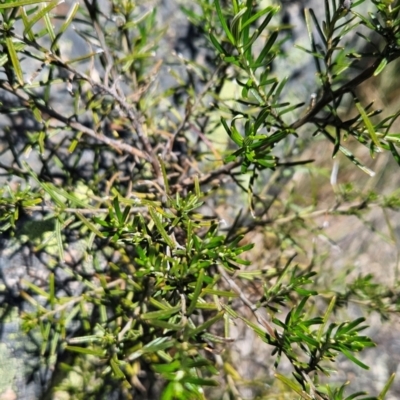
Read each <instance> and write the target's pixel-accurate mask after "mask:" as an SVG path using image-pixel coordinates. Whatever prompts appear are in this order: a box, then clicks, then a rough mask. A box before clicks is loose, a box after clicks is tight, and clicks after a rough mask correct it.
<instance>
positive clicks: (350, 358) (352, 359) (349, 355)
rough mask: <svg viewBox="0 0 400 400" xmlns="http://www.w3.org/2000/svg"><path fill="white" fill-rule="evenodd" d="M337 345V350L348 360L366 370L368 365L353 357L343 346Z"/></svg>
mask: <svg viewBox="0 0 400 400" xmlns="http://www.w3.org/2000/svg"><path fill="white" fill-rule="evenodd" d="M338 347H339V351H340V352H341V353H342V354H343V355H344V356H346V357H347V358H348V359H349V360H350V361H353V363H354V364H357V365H358V366H359V367H361V368H363V369H366V370H368V369H369V367H368V365H365V364H364V363H362V362H361V361H360V360H359V359H357V358H355V357H354V356H353V355H352V354H351V353H350V352H349V351H348V350H347V349H345V348H344V347H343V346H340V345H339V346H338Z"/></svg>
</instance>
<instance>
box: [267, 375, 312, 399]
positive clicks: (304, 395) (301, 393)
mask: <svg viewBox="0 0 400 400" xmlns="http://www.w3.org/2000/svg"><path fill="white" fill-rule="evenodd" d="M274 376H275V378H276V379H278V380H280V381H281V382H282V383H284V384H285V385H286V386H288V387H290V389H292V390H293V391H294V392H296V393H297V394H298V395H299V396H300V397H301V398H302V399H305V400H312V399H313V398H312V397H311V396H310V395H308V394H307V393H306V392H305V391H304V390H303V388H302V387H301V386H300V385H299V384H297V383H295V382H293V381H292V380H291V379H289V378H287V377H286V376H284V375H281V374H274Z"/></svg>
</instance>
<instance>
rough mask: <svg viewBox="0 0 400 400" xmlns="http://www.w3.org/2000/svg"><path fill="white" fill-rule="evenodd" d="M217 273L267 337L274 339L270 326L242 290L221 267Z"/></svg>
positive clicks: (273, 332)
mask: <svg viewBox="0 0 400 400" xmlns="http://www.w3.org/2000/svg"><path fill="white" fill-rule="evenodd" d="M218 272H219V273H220V274H221V276H222V277H223V278H224V279H225V281H226V282H227V284H228V285H229V287H230V288H231V289H232V290H233V291H234V292H235V293H236V294H237V295H238V296H239V298H240V300H241V301H242V303H243V304H244V305H245V306H247V307H248V308H249V309H250V311H251V312H252V314H253V315H254V317H255V318H256V320H257V322H258V323H259V324H260V326H262V327H263V328H265V329H266V330H267V331H268V333H269V335H271V336H272V337H273V338H274V339H276V335H275V331H274V329H273V328H272V326H271V325H270V324H269V322H268V321H267V320H266V319H265V318H263V317H262V316H261V315H260V313H259V312H258V308H257V306H256V305H255V304H253V303H252V302H251V301H250V300H249V299H248V298H247V297H246V296H245V295H244V293H243V292H242V289H240V287H239V286H238V285H237V284H236V282H235V281H234V280H233V279H232V278H231V277H230V276H229V275H228V274H227V272H226V271H225V270H224V269H223V267H221V266H218Z"/></svg>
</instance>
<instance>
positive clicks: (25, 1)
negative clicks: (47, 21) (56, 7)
mask: <svg viewBox="0 0 400 400" xmlns="http://www.w3.org/2000/svg"><path fill="white" fill-rule="evenodd" d="M47 2H48V1H47V0H18V1H10V2H8V3H2V4H0V10H3V9H5V8H17V7H22V6H30V5H32V4H40V3H47Z"/></svg>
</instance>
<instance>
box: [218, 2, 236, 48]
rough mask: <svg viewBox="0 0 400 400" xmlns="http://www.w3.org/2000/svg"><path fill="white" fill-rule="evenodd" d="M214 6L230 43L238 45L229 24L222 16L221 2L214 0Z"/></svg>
mask: <svg viewBox="0 0 400 400" xmlns="http://www.w3.org/2000/svg"><path fill="white" fill-rule="evenodd" d="M214 5H215V8H216V10H217V15H218V18H219V21H220V23H221V26H222V29H223V30H224V31H225V34H226V36H227V38H228V39H229V41H230V42H231V43H232V44H236V41H235V38H234V37H233V35H232V32H231V31H230V30H229V28H228V24H227V23H226V20H225V17H224V16H223V14H222V9H221V4H220V2H219V0H214Z"/></svg>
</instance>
